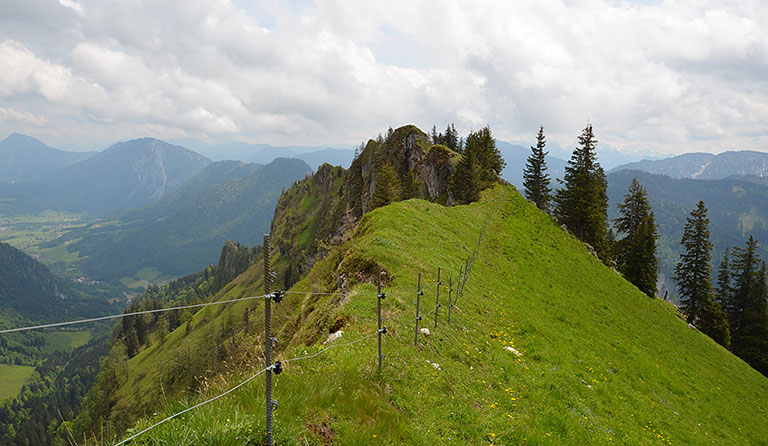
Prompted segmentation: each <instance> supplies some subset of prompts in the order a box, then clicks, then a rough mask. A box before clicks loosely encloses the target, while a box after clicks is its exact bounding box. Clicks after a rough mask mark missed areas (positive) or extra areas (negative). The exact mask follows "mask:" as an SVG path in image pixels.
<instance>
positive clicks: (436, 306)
mask: <svg viewBox="0 0 768 446" xmlns="http://www.w3.org/2000/svg"><path fill="white" fill-rule="evenodd" d="M442 284H443V282H441V281H440V267H439V266H438V267H437V298H436V299H435V328H437V313H438V311H440V285H442Z"/></svg>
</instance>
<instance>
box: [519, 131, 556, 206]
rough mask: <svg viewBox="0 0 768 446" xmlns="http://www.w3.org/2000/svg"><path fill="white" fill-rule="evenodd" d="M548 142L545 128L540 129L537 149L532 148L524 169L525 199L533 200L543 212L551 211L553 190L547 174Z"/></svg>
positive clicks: (537, 137) (537, 136)
mask: <svg viewBox="0 0 768 446" xmlns="http://www.w3.org/2000/svg"><path fill="white" fill-rule="evenodd" d="M546 145H547V140H546V138H545V137H544V126H543V125H542V126H541V127H539V133H538V135H536V147H533V146H531V154H530V156H528V161H527V162H526V164H525V168H524V169H523V186H524V187H525V198H527V199H529V200H531V201H532V202H533V203H534V204H536V207H538V208H539V209H541V210H543V211H547V210H549V201H550V200H551V193H552V189H551V188H550V187H549V181H550V178H549V174H548V173H547V161H546V159H545V157H546V156H547V152H545V151H544V147H545V146H546Z"/></svg>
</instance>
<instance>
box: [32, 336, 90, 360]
mask: <svg viewBox="0 0 768 446" xmlns="http://www.w3.org/2000/svg"><path fill="white" fill-rule="evenodd" d="M45 339H46V343H45V346H43V347H42V348H41V350H42V351H43V353H46V354H50V353H53V352H56V351H59V352H69V351H72V350H73V349H75V348H77V347H80V346H81V345H85V344H87V343H88V341H89V340H90V339H91V332H90V331H54V332H51V333H46V335H45Z"/></svg>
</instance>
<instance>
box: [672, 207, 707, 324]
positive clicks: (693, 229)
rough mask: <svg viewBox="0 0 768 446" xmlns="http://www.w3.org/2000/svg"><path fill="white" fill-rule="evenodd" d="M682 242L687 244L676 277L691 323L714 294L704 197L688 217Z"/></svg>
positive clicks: (700, 313) (685, 310) (681, 307)
mask: <svg viewBox="0 0 768 446" xmlns="http://www.w3.org/2000/svg"><path fill="white" fill-rule="evenodd" d="M680 244H681V245H683V253H682V254H680V262H679V263H678V264H677V266H675V276H674V280H675V283H676V284H677V288H678V291H679V292H680V309H681V310H682V311H683V313H685V319H686V320H687V321H688V323H689V324H694V323H695V322H696V321H698V320H699V319H700V318H701V316H702V314H703V311H704V308H705V307H706V306H707V303H708V302H709V301H711V300H713V295H714V289H713V286H712V278H711V275H712V270H711V267H710V264H709V263H710V261H711V260H712V242H711V241H710V240H709V219H708V218H707V208H706V206H705V205H704V202H703V201H699V204H698V205H697V206H696V209H694V210H693V211H692V212H691V216H690V217H688V218H687V220H686V223H685V229H684V230H683V237H682V240H681V241H680Z"/></svg>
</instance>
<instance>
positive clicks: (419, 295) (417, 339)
mask: <svg viewBox="0 0 768 446" xmlns="http://www.w3.org/2000/svg"><path fill="white" fill-rule="evenodd" d="M422 294H424V293H423V292H422V291H421V273H419V287H418V290H417V291H416V337H415V338H414V340H413V345H418V344H419V321H420V320H421V316H419V301H420V300H421V295H422Z"/></svg>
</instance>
